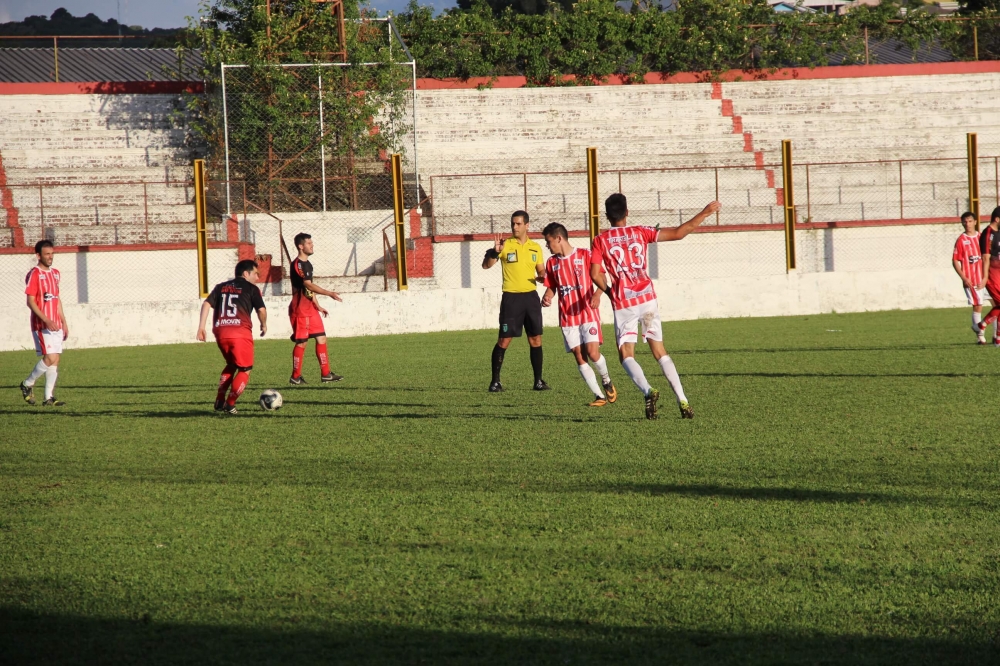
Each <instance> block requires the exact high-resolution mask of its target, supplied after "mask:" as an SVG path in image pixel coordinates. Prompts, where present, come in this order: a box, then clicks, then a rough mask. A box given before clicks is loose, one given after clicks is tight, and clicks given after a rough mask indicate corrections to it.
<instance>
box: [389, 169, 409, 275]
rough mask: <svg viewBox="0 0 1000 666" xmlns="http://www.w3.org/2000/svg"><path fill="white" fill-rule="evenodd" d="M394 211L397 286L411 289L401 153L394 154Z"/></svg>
mask: <svg viewBox="0 0 1000 666" xmlns="http://www.w3.org/2000/svg"><path fill="white" fill-rule="evenodd" d="M392 213H393V216H394V217H395V219H396V286H397V287H398V288H399V290H400V291H403V290H405V289H409V281H408V280H407V278H406V226H405V222H406V221H405V219H404V217H403V161H402V158H401V156H400V154H399V153H393V155H392Z"/></svg>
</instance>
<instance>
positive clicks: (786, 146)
mask: <svg viewBox="0 0 1000 666" xmlns="http://www.w3.org/2000/svg"><path fill="white" fill-rule="evenodd" d="M781 186H782V193H783V195H784V202H785V203H784V209H785V270H786V271H787V272H789V273H791V272H792V271H794V270H795V192H794V187H793V182H792V142H791V141H789V140H787V139H785V140H784V141H782V142H781Z"/></svg>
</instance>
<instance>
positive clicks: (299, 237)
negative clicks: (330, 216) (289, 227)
mask: <svg viewBox="0 0 1000 666" xmlns="http://www.w3.org/2000/svg"><path fill="white" fill-rule="evenodd" d="M310 238H312V236H310V235H309V234H305V233H302V234H295V239H294V240H293V241H292V242H293V243H295V249H296V250H297V249H299V248H300V247H302V244H303V243H305V242H306V241H307V240H309V239H310Z"/></svg>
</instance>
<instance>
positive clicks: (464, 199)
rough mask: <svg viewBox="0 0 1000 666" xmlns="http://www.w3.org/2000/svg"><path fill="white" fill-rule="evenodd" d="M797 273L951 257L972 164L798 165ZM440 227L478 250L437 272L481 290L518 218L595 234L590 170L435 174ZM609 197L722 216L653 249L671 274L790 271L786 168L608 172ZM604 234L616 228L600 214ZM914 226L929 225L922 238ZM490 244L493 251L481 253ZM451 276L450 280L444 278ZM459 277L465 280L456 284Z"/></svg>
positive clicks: (443, 258)
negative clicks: (481, 267) (501, 237)
mask: <svg viewBox="0 0 1000 666" xmlns="http://www.w3.org/2000/svg"><path fill="white" fill-rule="evenodd" d="M998 162H1000V160H998V158H996V157H982V158H980V161H979V182H980V191H981V193H982V195H981V209H982V213H983V215H984V217H985V216H987V215H988V212H989V211H990V210H991V209H992V206H991V205H988V204H990V203H992V202H993V201H1000V170H998V168H997V166H998ZM793 176H794V185H795V190H794V192H795V205H796V213H797V227H798V230H797V239H796V240H797V250H798V253H797V254H798V257H797V259H798V261H797V264H798V268H799V270H800V271H803V272H824V271H827V272H828V271H834V270H837V271H844V270H850V271H884V270H896V269H911V268H921V267H924V266H927V265H936V264H939V263H940V262H941V261H942V259H941V257H943V256H947V257H950V254H949V253H950V248H951V245H952V244H953V243H954V237H955V236H957V234H958V233H959V232H960V229H959V228H958V225H957V221H958V218H959V215H960V214H961V213H962V212H963V211H965V210H967V209H968V208H969V186H968V164H967V162H966V160H964V159H919V160H894V161H869V162H843V163H813V164H798V165H795V166H794V167H793ZM427 180H428V182H429V189H430V194H431V204H430V206H429V207H428V208H429V211H430V215H429V217H430V219H429V224H428V226H429V228H430V233H431V234H432V235H434V236H435V238H436V240H437V241H438V242H439V243H447V242H462V243H469V244H476V248H475V249H473V248H471V247H470V248H468V249H465V250H463V251H459V252H454V251H452V252H449V251H446V250H440V251H439V252H438V253H437V255H438V256H439V257H440V259H439V262H438V263H439V265H438V266H437V267H436V270H437V271H438V273H439V274H441V275H451V276H453V277H454V276H456V275H461V276H462V277H461V281H460V285H461V286H479V284H480V280H478V279H477V277H476V275H477V274H476V271H475V268H476V267H477V266H476V264H478V261H479V256H480V254H481V251H484V250H485V248H486V247H487V246H488V243H489V238H490V235H491V234H497V233H502V234H505V235H506V234H509V220H510V214H511V213H512V212H513V211H514V210H518V209H523V210H527V211H528V212H529V214H530V215H531V231H532V232H534V233H536V234H537V233H538V232H540V231H541V229H542V228H543V227H544V226H545V225H546V224H548V223H549V222H560V223H562V224H564V225H565V226H566V227H567V229H569V230H570V232H571V235H575V236H576V237H577V238H578V240H575V241H574V242H576V243H577V244H585V243H587V242H588V241H587V240H586V239H585V238H584V237H586V236H587V233H586V230H587V175H586V173H585V172H583V171H574V172H556V173H502V174H465V175H435V176H431V177H430V178H428V179H427ZM598 190H599V192H598V200H599V201H600V202H601V207H603V201H604V199H605V198H606V197H607V196H608V195H610V194H611V193H613V192H621V193H623V194H625V195H626V196H627V197H628V204H629V221H630V223H632V224H644V225H651V226H677V225H679V224H681V223H683V222H684V221H686V220H688V219H690V218H691V217H692V216H694V215H695V214H696V213H697V212H698V211H700V210H701V209H702V208H703V207H704V206H705V204H707V203H708V202H710V201H713V200H717V201H720V202H721V203H722V210H721V211H720V212H719V213H718V214H715V215H713V216H712V217H711V218H709V219H708V220H706V221H705V222H704V224H703V225H702V227H701V229H700V230H699V233H696V234H694V235H691V236H688V238H687V239H685V241H684V242H683V243H665V244H660V245H659V246H657V248H656V250H655V251H653V252H651V254H650V272H651V273H652V274H653V276H654V277H658V278H660V279H673V278H708V277H713V276H720V275H727V274H731V275H740V276H757V275H777V274H782V273H784V272H785V270H786V269H785V243H784V233H783V220H784V218H783V207H784V203H785V193H784V190H783V187H782V170H781V165H780V164H770V165H768V164H765V165H759V166H754V167H730V166H726V167H722V166H720V167H698V168H687V169H684V168H671V169H643V170H628V169H622V170H602V171H600V172H599V174H598ZM600 217H601V228H602V229H604V228H607V226H608V223H607V221H606V219H605V218H604V216H603V208H602V214H601V216H600ZM908 225H920V227H921V228H920V229H919V230H918V232H917V231H914V228H913V227H910V226H908ZM479 245H481V246H482V248H479ZM442 281H443V280H439V282H442ZM452 281H455V280H452Z"/></svg>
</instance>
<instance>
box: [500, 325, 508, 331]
mask: <svg viewBox="0 0 1000 666" xmlns="http://www.w3.org/2000/svg"><path fill="white" fill-rule="evenodd" d="M500 329H501V330H502V331H503V332H504V333H506V332H507V324H504V325H503V326H501V327H500Z"/></svg>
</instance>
